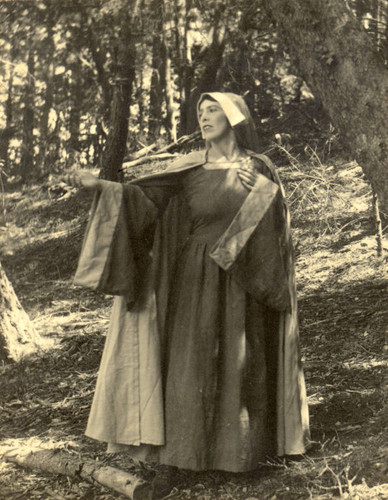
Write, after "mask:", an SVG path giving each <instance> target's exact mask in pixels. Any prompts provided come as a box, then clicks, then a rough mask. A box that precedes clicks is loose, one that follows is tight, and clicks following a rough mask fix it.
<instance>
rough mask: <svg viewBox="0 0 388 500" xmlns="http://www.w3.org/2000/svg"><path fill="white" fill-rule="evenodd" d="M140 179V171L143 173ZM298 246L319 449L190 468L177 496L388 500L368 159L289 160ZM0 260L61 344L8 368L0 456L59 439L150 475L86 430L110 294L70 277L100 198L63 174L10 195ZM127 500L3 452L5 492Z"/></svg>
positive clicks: (380, 296)
mask: <svg viewBox="0 0 388 500" xmlns="http://www.w3.org/2000/svg"><path fill="white" fill-rule="evenodd" d="M135 174H136V172H135ZM280 174H281V176H282V178H283V180H284V182H285V185H286V189H287V192H288V193H289V196H290V204H291V209H292V213H293V227H294V229H293V231H294V240H295V246H296V254H297V282H298V292H299V310H300V326H301V343H302V351H303V355H304V359H305V376H306V383H307V391H308V396H309V404H310V418H311V432H312V439H313V440H314V442H315V445H314V446H313V447H312V449H311V451H309V452H308V453H307V454H306V455H305V456H301V457H292V458H287V459H276V460H268V462H266V463H263V464H261V465H260V467H258V469H257V470H256V471H253V472H250V473H246V474H230V473H220V472H205V473H193V472H189V471H180V472H179V473H178V486H177V487H176V488H175V489H174V490H173V491H172V493H171V494H170V496H169V498H174V499H191V498H197V499H201V500H211V499H222V500H227V499H228V500H232V499H236V500H240V499H245V500H248V499H250V500H253V499H258V500H265V499H270V500H276V499H279V500H280V499H281V500H286V499H290V500H294V499H308V498H314V499H329V498H336V497H340V498H349V499H350V498H351V499H367V500H372V499H385V498H388V481H387V475H388V442H387V435H386V429H387V410H386V408H387V407H386V401H385V397H386V392H385V391H384V377H385V378H386V374H387V361H386V354H387V348H386V345H385V338H386V332H387V324H388V280H387V255H388V254H387V249H385V252H384V255H383V257H382V258H378V257H377V255H376V237H375V222H374V220H373V212H372V209H371V193H370V192H369V189H368V186H367V185H366V184H365V182H364V180H363V178H362V175H361V171H360V169H359V167H358V166H357V165H355V164H352V163H348V164H347V163H345V162H337V163H334V164H332V165H330V164H329V165H327V164H326V165H322V164H321V163H320V162H319V161H317V159H314V158H313V157H312V159H311V162H309V163H306V164H304V165H301V164H299V163H298V162H297V161H291V163H289V164H288V165H287V166H284V167H283V168H281V169H280ZM3 202H4V205H5V207H6V209H7V213H6V215H5V220H4V221H3V225H2V226H1V227H0V244H1V261H2V263H3V265H4V268H5V270H6V272H7V275H8V277H9V279H10V280H11V281H12V283H13V285H14V288H15V290H16V292H17V294H18V296H19V299H20V300H21V302H22V304H23V306H24V307H25V309H26V310H27V312H28V313H29V315H30V317H31V318H32V319H33V321H34V325H35V327H36V328H37V329H38V330H39V332H40V333H41V334H42V335H43V336H45V338H47V339H48V340H50V342H52V346H51V348H48V349H47V350H46V351H45V352H42V353H39V354H37V355H36V356H33V357H31V358H29V359H25V360H23V361H21V362H19V363H14V364H8V365H4V366H2V367H0V372H1V385H0V455H2V454H3V453H4V452H6V451H7V450H10V449H14V448H21V447H35V446H39V447H41V448H61V449H64V450H67V451H68V452H69V453H72V454H74V455H75V456H82V457H89V458H94V459H97V460H99V461H101V462H103V463H105V464H109V465H112V466H115V467H118V468H121V469H123V470H127V471H131V472H134V473H136V474H138V475H140V476H142V477H145V478H148V477H150V475H152V473H153V471H154V470H156V467H152V466H143V467H140V466H138V465H135V464H133V463H132V462H131V461H130V460H129V459H128V458H127V457H125V455H122V454H115V455H107V454H105V453H104V446H103V445H102V444H99V443H97V442H94V441H92V440H90V439H87V438H86V437H84V435H83V432H84V429H85V425H86V420H87V416H88V411H89V408H90V404H91V398H92V396H93V391H94V386H95V381H96V375H97V370H98V365H99V359H100V356H101V352H102V347H103V343H104V334H105V331H106V328H107V324H108V318H109V309H110V305H111V298H110V297H105V296H102V295H99V294H97V293H94V292H91V291H88V290H85V289H81V288H78V287H75V286H74V285H72V282H71V278H72V275H73V273H74V270H75V265H76V261H77V256H78V253H79V249H80V245H81V241H82V234H83V230H84V228H85V224H86V214H87V211H88V207H89V205H90V196H89V195H88V194H84V193H77V192H75V191H74V190H69V189H66V188H65V187H64V186H62V185H61V184H60V183H59V182H57V181H55V180H52V181H50V182H49V183H46V184H45V185H44V186H30V187H28V188H27V187H26V188H24V189H23V190H13V191H12V192H9V193H6V194H5V195H4V199H3ZM114 498H124V497H122V496H120V495H119V494H116V493H114V492H112V491H110V490H108V489H106V488H104V487H102V486H99V485H97V484H95V485H91V484H89V483H87V482H85V481H83V480H81V479H80V480H76V479H70V478H68V477H66V476H50V475H45V474H43V473H37V472H33V471H29V470H24V469H22V468H20V467H18V466H16V465H14V464H11V463H8V462H5V461H0V499H2V500H10V499H13V500H16V499H57V500H59V499H64V500H65V499H66V500H70V499H85V500H91V499H99V500H103V499H104V500H110V499H114Z"/></svg>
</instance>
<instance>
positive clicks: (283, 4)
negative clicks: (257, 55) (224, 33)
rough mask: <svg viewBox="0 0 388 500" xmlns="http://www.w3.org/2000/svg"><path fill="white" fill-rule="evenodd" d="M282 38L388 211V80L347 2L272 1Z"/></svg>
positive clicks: (341, 0)
mask: <svg viewBox="0 0 388 500" xmlns="http://www.w3.org/2000/svg"><path fill="white" fill-rule="evenodd" d="M266 6H267V8H269V9H270V11H271V13H272V16H273V18H274V19H275V20H276V22H277V26H278V32H279V35H280V36H281V37H282V38H283V39H284V40H285V41H286V43H287V42H288V46H289V51H290V53H291V55H292V56H293V57H294V58H295V59H296V62H297V63H298V66H299V69H300V72H301V74H302V76H303V78H304V79H305V81H306V82H307V83H308V85H309V86H310V87H311V89H312V90H313V92H314V93H315V94H316V95H317V96H318V97H319V98H320V100H321V101H322V104H323V106H324V107H325V109H326V111H327V112H328V114H329V116H330V118H331V120H332V122H333V124H334V125H335V126H336V127H337V128H338V130H339V132H340V133H341V135H342V140H343V144H344V145H345V146H346V147H347V148H348V149H349V151H350V153H351V155H352V156H354V157H355V158H356V159H357V161H358V162H359V164H360V166H361V167H362V169H363V171H364V172H365V174H366V176H367V177H368V179H369V180H370V182H371V184H372V187H373V189H374V190H375V192H376V193H377V194H378V196H379V199H380V206H381V208H382V209H383V211H385V212H388V164H387V161H388V120H387V116H388V98H387V97H388V78H387V69H386V68H385V66H384V62H383V60H382V59H381V57H380V56H379V54H378V52H377V50H376V47H375V44H374V41H373V39H371V38H370V37H369V36H368V35H367V33H366V32H365V31H364V29H363V28H362V26H361V24H360V22H359V21H358V20H357V18H356V17H355V16H354V15H353V13H352V12H351V11H350V9H349V8H348V7H347V5H346V3H345V2H344V1H343V0H294V1H293V2H289V1H287V0H268V2H266Z"/></svg>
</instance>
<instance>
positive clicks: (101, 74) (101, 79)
mask: <svg viewBox="0 0 388 500" xmlns="http://www.w3.org/2000/svg"><path fill="white" fill-rule="evenodd" d="M81 14H82V24H83V25H84V26H86V27H87V29H86V44H87V46H88V48H89V50H90V54H91V56H92V59H93V62H94V64H95V67H96V71H97V81H98V83H99V85H100V88H101V92H102V98H103V103H104V104H103V107H104V109H103V118H104V121H106V122H109V115H110V105H111V99H112V89H111V86H110V85H109V80H108V77H107V73H106V71H105V67H104V66H105V62H106V55H105V53H104V52H103V51H102V49H101V47H99V46H98V41H97V37H96V35H95V33H94V31H93V18H92V17H91V16H90V13H89V12H88V11H87V10H86V9H85V8H83V7H81Z"/></svg>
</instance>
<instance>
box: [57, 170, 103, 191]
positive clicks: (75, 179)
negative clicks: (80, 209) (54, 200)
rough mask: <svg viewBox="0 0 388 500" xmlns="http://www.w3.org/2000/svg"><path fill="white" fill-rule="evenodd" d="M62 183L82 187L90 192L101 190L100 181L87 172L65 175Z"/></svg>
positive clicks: (79, 171)
mask: <svg viewBox="0 0 388 500" xmlns="http://www.w3.org/2000/svg"><path fill="white" fill-rule="evenodd" d="M64 182H66V184H69V185H70V186H75V187H83V188H85V189H89V190H91V191H93V190H94V191H100V190H101V181H100V179H98V178H97V177H96V176H95V175H93V174H91V173H90V172H89V171H88V170H78V171H77V172H75V173H74V174H69V175H66V177H65V178H64Z"/></svg>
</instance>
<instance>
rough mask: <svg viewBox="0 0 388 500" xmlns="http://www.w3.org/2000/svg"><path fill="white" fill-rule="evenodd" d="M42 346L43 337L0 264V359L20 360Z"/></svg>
mask: <svg viewBox="0 0 388 500" xmlns="http://www.w3.org/2000/svg"><path fill="white" fill-rule="evenodd" d="M41 346H42V338H41V337H40V336H39V334H38V333H37V332H36V331H35V330H34V327H33V326H32V323H31V321H30V319H29V318H28V316H27V313H26V312H25V311H24V309H23V307H22V306H21V305H20V302H19V300H18V298H17V296H16V294H15V291H14V289H13V287H12V285H11V283H10V282H9V281H8V278H7V276H6V274H5V272H4V270H3V268H2V266H1V264H0V361H2V362H6V361H19V360H20V359H21V358H22V357H23V356H25V355H27V354H31V353H33V352H35V351H37V350H38V349H39V348H40V347H41Z"/></svg>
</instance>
